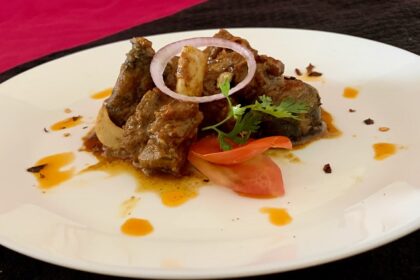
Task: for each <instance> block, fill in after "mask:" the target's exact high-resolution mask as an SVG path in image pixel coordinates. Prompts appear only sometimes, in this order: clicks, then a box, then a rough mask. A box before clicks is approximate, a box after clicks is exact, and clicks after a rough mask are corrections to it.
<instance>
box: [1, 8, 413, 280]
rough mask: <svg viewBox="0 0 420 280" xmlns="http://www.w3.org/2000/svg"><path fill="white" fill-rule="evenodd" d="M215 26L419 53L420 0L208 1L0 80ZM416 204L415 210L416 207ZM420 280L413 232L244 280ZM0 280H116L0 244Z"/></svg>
mask: <svg viewBox="0 0 420 280" xmlns="http://www.w3.org/2000/svg"><path fill="white" fill-rule="evenodd" d="M220 27H290V28H303V29H314V30H324V31H332V32H338V33H344V34H350V35H354V36H359V37H364V38H368V39H372V40H377V41H381V42H383V43H387V44H391V45H394V46H396V47H399V48H402V49H406V50H408V51H411V52H413V53H416V54H420V1H418V0H405V1H392V2H391V1H310V0H308V1H304V0H299V1H275V0H272V1H257V0H210V1H208V2H205V3H203V4H200V5H198V6H195V7H192V8H190V9H187V10H184V11H182V12H180V13H178V14H175V15H173V16H170V17H167V18H164V19H160V20H157V21H154V22H151V23H147V24H143V25H140V26H136V27H134V28H131V29H129V30H126V31H123V32H120V33H118V34H114V35H112V36H109V37H107V38H104V39H101V40H98V41H95V42H92V43H89V44H86V45H83V46H80V47H77V48H74V49H71V50H66V51H62V52H58V53H54V54H51V55H48V56H46V57H43V58H41V59H38V60H36V61H31V62H29V63H25V64H23V65H20V66H18V67H15V68H13V69H11V70H9V71H7V72H5V73H2V74H0V82H2V81H5V80H7V79H9V78H10V77H13V76H14V75H17V74H19V73H21V72H23V71H25V70H28V69H30V68H32V67H34V66H36V65H39V64H42V63H44V62H47V61H50V60H52V59H56V58H59V57H62V56H64V55H67V54H70V53H73V52H76V51H79V50H82V49H86V48H90V47H92V46H97V45H102V44H106V43H110V42H115V41H120V40H126V39H129V38H131V37H133V36H140V35H152V34H159V33H166V32H174V31H183V30H194V29H206V28H220ZM419 207H420V206H419ZM309 277H310V278H312V279H314V278H315V279H318V278H323V279H417V280H418V279H420V230H417V231H416V232H414V233H411V234H410V235H408V236H406V237H403V238H401V239H399V240H397V241H394V242H392V243H390V244H387V245H385V246H382V247H379V248H377V249H374V250H371V251H368V252H365V253H363V254H359V255H356V256H353V257H350V258H347V259H343V260H339V261H335V262H332V263H328V264H324V265H320V266H316V267H311V268H306V269H301V270H297V271H291V272H286V273H281V274H275V275H266V276H258V277H251V278H249V279H274V278H277V279H278V278H282V279H309ZM0 279H45V280H49V279H54V280H67V279H92V280H99V279H104V280H105V279H122V278H118V277H110V276H102V275H96V274H91V273H86V272H81V271H76V270H71V269H67V268H63V267H59V266H55V265H51V264H48V263H44V262H42V261H38V260H34V259H32V258H29V257H26V256H24V255H21V254H19V253H16V252H13V251H11V250H8V249H7V248H4V247H2V246H0Z"/></svg>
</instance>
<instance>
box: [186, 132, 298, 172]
mask: <svg viewBox="0 0 420 280" xmlns="http://www.w3.org/2000/svg"><path fill="white" fill-rule="evenodd" d="M269 148H285V149H291V148H292V142H291V141H290V139H289V138H287V137H284V136H270V137H265V138H261V139H258V140H252V139H251V140H249V142H248V143H247V144H245V145H240V146H236V147H234V148H233V149H232V150H229V151H221V150H220V146H219V141H218V139H217V137H215V136H207V137H204V138H202V139H200V140H199V141H197V142H196V143H194V144H193V145H192V146H191V148H190V153H192V154H193V155H194V156H196V157H198V158H201V159H204V160H206V161H209V162H212V163H216V164H222V165H231V164H238V163H241V162H244V161H247V160H249V159H251V158H253V157H255V156H256V155H259V154H261V153H263V152H265V151H266V150H268V149H269Z"/></svg>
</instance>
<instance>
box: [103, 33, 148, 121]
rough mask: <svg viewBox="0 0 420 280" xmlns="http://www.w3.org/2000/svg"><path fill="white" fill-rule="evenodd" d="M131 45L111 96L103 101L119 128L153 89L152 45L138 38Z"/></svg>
mask: <svg viewBox="0 0 420 280" xmlns="http://www.w3.org/2000/svg"><path fill="white" fill-rule="evenodd" d="M131 44H132V48H131V50H130V51H129V53H128V54H127V58H126V60H125V62H124V63H123V64H122V65H121V69H120V74H119V76H118V79H117V82H116V84H115V86H114V88H113V90H112V95H111V96H110V97H109V98H108V99H107V100H106V101H105V104H106V105H105V106H106V108H107V110H108V115H109V117H110V118H111V120H112V121H113V122H114V123H115V124H116V125H118V126H120V127H121V126H122V125H124V123H125V122H126V121H127V119H128V117H129V116H131V115H132V114H133V113H134V110H135V109H136V106H137V104H138V103H139V102H140V100H141V98H142V97H143V95H144V94H145V93H146V92H147V91H148V90H150V89H152V88H153V87H154V84H153V80H152V77H151V76H150V62H151V61H152V59H153V56H154V55H155V51H154V50H153V48H152V43H151V42H150V41H149V40H147V39H145V38H143V37H139V38H133V39H132V40H131Z"/></svg>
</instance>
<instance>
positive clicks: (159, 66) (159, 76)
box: [150, 37, 257, 103]
mask: <svg viewBox="0 0 420 280" xmlns="http://www.w3.org/2000/svg"><path fill="white" fill-rule="evenodd" d="M184 46H193V47H206V46H212V47H219V48H225V49H231V50H234V51H236V52H237V53H239V54H240V55H242V56H243V57H244V58H245V59H246V63H247V65H248V74H247V75H246V77H245V79H243V80H242V81H241V82H240V83H239V84H237V85H236V86H235V87H234V88H232V89H230V91H229V95H231V94H233V93H235V92H237V91H238V90H240V89H242V88H244V87H245V86H246V85H247V84H248V83H249V82H250V81H251V80H252V78H253V77H254V74H255V70H256V68H257V66H256V62H255V58H254V53H253V52H252V51H250V50H249V49H247V48H245V47H243V46H242V45H240V44H237V43H234V42H232V41H229V40H225V39H220V38H213V37H197V38H191V39H186V40H181V41H177V42H174V43H171V44H169V45H166V46H165V47H163V48H161V49H160V50H159V51H158V52H157V53H156V54H155V56H154V57H153V60H152V62H151V64H150V73H151V76H152V79H153V82H154V83H155V85H156V87H157V88H159V89H160V90H161V91H162V92H163V93H165V94H167V95H169V96H170V97H172V98H175V99H178V100H181V101H186V102H194V103H204V102H211V101H215V100H219V99H223V98H225V97H224V96H223V94H222V93H218V94H213V95H209V96H186V95H182V94H179V93H176V92H174V91H172V90H170V89H169V88H168V87H167V86H166V85H165V82H164V80H163V71H164V70H165V67H166V65H167V64H168V62H169V61H170V60H171V59H172V58H173V57H174V56H175V55H177V54H179V53H180V52H181V49H182V47H184Z"/></svg>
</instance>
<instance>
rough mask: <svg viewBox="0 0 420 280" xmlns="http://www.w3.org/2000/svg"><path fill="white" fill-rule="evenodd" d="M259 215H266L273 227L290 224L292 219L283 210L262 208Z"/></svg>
mask: <svg viewBox="0 0 420 280" xmlns="http://www.w3.org/2000/svg"><path fill="white" fill-rule="evenodd" d="M260 211H261V213H264V214H268V218H269V219H270V222H271V223H272V224H273V225H275V226H284V225H287V224H290V223H291V222H292V217H291V216H290V215H289V213H288V212H287V211H286V209H284V208H272V207H264V208H261V209H260Z"/></svg>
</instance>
